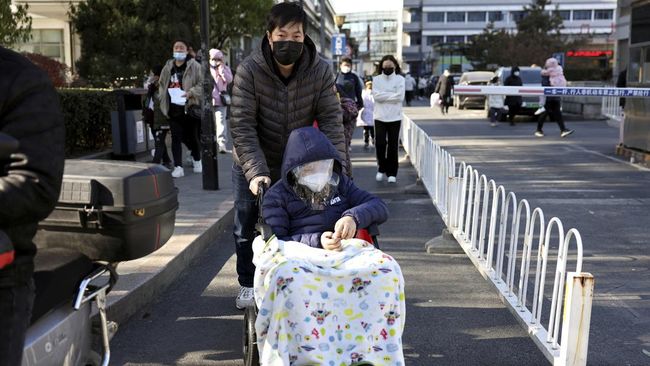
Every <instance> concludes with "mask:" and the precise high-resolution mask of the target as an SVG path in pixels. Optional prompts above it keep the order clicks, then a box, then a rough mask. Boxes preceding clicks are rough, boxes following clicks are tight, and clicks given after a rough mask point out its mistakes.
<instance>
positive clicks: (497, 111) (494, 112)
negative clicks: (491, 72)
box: [488, 76, 505, 127]
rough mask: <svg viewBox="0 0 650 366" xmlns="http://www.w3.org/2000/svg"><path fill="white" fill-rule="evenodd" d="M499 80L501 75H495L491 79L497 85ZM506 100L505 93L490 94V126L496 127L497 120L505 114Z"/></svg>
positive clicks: (492, 83) (491, 82)
mask: <svg viewBox="0 0 650 366" xmlns="http://www.w3.org/2000/svg"><path fill="white" fill-rule="evenodd" d="M498 82H499V77H498V76H495V77H493V78H492V80H490V84H491V85H496V84H497V83H498ZM504 101H505V96H503V95H489V96H488V107H489V108H490V109H489V113H488V115H489V116H490V126H492V127H496V125H497V122H498V121H499V120H501V115H502V114H503V112H504V110H503V108H504Z"/></svg>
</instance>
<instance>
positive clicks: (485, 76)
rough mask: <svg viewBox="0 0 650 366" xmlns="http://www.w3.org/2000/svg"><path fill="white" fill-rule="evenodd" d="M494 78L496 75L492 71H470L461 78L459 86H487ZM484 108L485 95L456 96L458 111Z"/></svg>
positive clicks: (455, 101)
mask: <svg viewBox="0 0 650 366" xmlns="http://www.w3.org/2000/svg"><path fill="white" fill-rule="evenodd" d="M493 77H494V73H493V72H490V71H468V72H464V73H463V74H462V75H461V76H460V79H459V81H458V85H487V84H488V82H489V81H490V80H491V79H492V78H493ZM484 106H485V96H484V95H454V107H456V108H458V109H465V108H469V107H476V108H483V107H484Z"/></svg>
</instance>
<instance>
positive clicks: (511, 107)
mask: <svg viewBox="0 0 650 366" xmlns="http://www.w3.org/2000/svg"><path fill="white" fill-rule="evenodd" d="M520 109H521V104H520V103H515V104H508V122H510V123H513V122H514V120H515V116H516V115H517V114H519V110H520Z"/></svg>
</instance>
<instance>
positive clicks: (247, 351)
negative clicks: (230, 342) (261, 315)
mask: <svg viewBox="0 0 650 366" xmlns="http://www.w3.org/2000/svg"><path fill="white" fill-rule="evenodd" d="M255 319H257V307H255V306H249V307H247V308H246V310H245V311H244V337H243V338H244V339H243V351H244V365H245V366H259V364H260V355H259V353H258V352H259V351H258V349H257V335H256V334H255Z"/></svg>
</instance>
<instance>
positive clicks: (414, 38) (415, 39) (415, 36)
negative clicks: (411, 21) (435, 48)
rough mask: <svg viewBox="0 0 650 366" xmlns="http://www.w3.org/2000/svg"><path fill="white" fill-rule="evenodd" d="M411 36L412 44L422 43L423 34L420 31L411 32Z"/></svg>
mask: <svg viewBox="0 0 650 366" xmlns="http://www.w3.org/2000/svg"><path fill="white" fill-rule="evenodd" d="M409 37H411V46H419V45H420V44H422V35H421V34H420V33H419V32H413V33H409Z"/></svg>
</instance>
